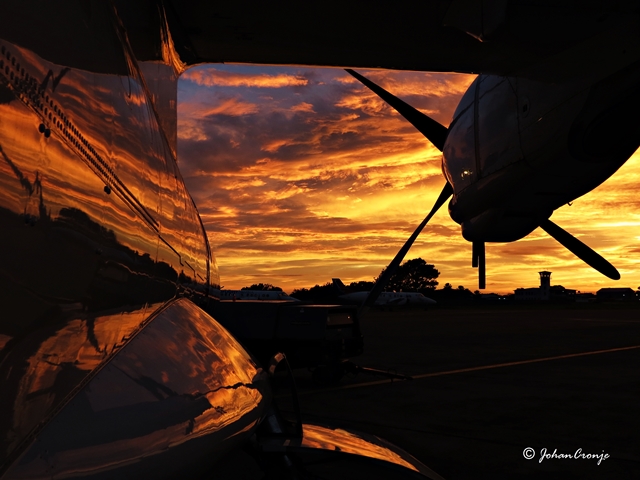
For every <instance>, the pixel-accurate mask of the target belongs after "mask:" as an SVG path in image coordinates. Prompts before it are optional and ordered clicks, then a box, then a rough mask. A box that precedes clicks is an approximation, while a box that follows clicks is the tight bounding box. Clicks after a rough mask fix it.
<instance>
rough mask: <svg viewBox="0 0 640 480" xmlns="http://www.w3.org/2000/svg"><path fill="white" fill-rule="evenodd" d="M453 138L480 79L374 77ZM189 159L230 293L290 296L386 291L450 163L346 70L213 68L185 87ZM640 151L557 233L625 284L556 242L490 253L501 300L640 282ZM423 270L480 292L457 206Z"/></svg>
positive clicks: (532, 240)
mask: <svg viewBox="0 0 640 480" xmlns="http://www.w3.org/2000/svg"><path fill="white" fill-rule="evenodd" d="M360 73H363V74H365V75H366V76H368V77H369V78H371V79H372V80H373V81H375V82H376V83H378V84H380V85H382V86H383V87H385V88H386V89H388V90H389V91H391V92H392V93H394V94H396V95H398V96H400V97H401V98H402V99H403V100H405V101H406V102H408V103H410V104H411V105H413V106H414V107H416V108H418V109H419V110H421V111H422V112H424V113H426V114H428V115H430V116H432V117H433V118H434V119H435V120H437V121H439V122H440V123H442V124H444V125H447V126H448V125H449V122H450V120H451V116H452V114H453V111H454V109H455V107H456V105H457V103H458V101H459V99H460V97H461V95H462V94H463V93H464V91H465V90H466V88H467V86H468V85H469V84H470V83H471V82H472V81H473V79H474V78H475V77H474V76H473V75H462V74H429V73H414V72H389V71H369V72H367V71H361V72H360ZM178 102H179V107H178V158H179V164H180V168H181V171H182V174H183V176H184V178H185V181H186V183H187V186H188V188H189V190H190V192H191V194H192V196H193V197H194V200H195V202H196V205H197V206H198V209H199V211H200V214H201V216H202V218H203V221H204V223H205V227H206V229H207V232H208V234H209V241H210V242H211V245H212V247H213V249H214V252H215V253H216V257H217V261H218V265H219V268H220V276H221V283H222V285H224V287H225V288H240V287H242V286H245V285H249V284H251V283H256V282H263V283H272V284H275V285H279V286H281V287H282V288H283V289H284V290H285V291H291V290H292V289H293V288H297V287H311V286H313V285H315V284H323V283H326V282H327V281H330V279H331V278H332V277H340V278H341V279H342V280H343V281H344V282H345V283H348V282H350V281H354V280H371V279H372V278H373V277H375V276H376V275H378V274H379V273H380V270H381V269H382V268H383V267H384V266H385V265H387V264H388V263H389V262H390V261H391V259H392V258H393V256H394V255H395V253H396V252H397V251H398V249H399V248H400V247H401V246H402V244H403V243H404V241H405V240H406V238H408V236H409V235H410V234H411V232H412V231H413V230H414V229H415V227H416V226H417V225H418V224H419V223H420V221H421V220H422V219H423V218H424V216H425V215H426V214H427V213H428V211H429V210H430V209H431V206H432V204H433V203H434V201H435V199H436V197H437V196H438V194H439V192H440V190H441V189H442V186H443V185H444V178H443V176H442V173H441V167H440V164H441V155H440V152H438V151H437V150H436V149H435V147H433V146H432V145H431V144H430V143H429V142H428V141H427V140H426V139H424V137H422V135H421V134H419V133H418V132H416V131H415V130H414V128H413V127H412V126H411V125H410V124H409V123H407V122H406V121H405V120H403V119H402V118H401V117H400V116H399V115H398V114H397V113H396V112H395V110H393V109H391V108H390V107H388V106H387V105H386V104H385V103H384V102H382V101H381V100H380V99H379V98H378V97H377V96H376V95H374V94H373V93H371V92H370V91H369V90H368V89H366V88H365V87H363V86H362V85H361V84H360V83H358V82H356V81H355V79H353V78H352V77H351V76H349V75H348V74H347V73H346V72H344V71H343V70H339V69H311V68H292V67H252V66H239V65H234V66H231V65H209V66H202V67H197V68H193V69H190V70H188V71H187V72H186V73H184V74H183V75H182V77H181V78H180V82H179V93H178ZM639 183H640V152H638V153H636V154H635V155H634V156H633V157H632V158H631V159H630V160H629V161H628V162H627V163H626V164H625V165H624V166H623V167H622V168H621V169H620V170H619V171H618V172H617V173H616V174H615V175H614V176H613V177H612V178H611V179H609V180H608V181H607V182H605V184H604V185H602V186H600V187H599V188H598V189H597V190H595V191H593V192H591V193H590V194H588V195H586V196H584V197H581V198H580V199H578V200H576V201H575V202H573V205H572V206H564V207H562V208H560V209H559V210H557V211H556V212H555V213H554V215H553V217H552V220H553V221H554V222H556V223H557V224H559V225H560V226H562V227H563V228H566V229H567V230H568V231H569V232H571V233H572V234H574V235H576V236H578V237H579V238H580V239H581V240H582V241H584V242H585V243H587V244H588V245H589V246H591V247H592V248H594V249H596V250H597V251H598V252H599V253H600V254H602V255H603V256H604V257H605V258H607V259H608V260H609V261H610V262H611V263H613V264H614V265H615V266H616V267H617V268H618V270H619V271H620V273H621V275H622V279H621V280H620V281H618V282H614V281H611V280H609V279H607V278H606V277H603V276H602V275H600V274H599V273H597V272H595V271H594V270H592V269H591V268H590V267H588V266H586V265H584V264H583V263H582V262H581V261H580V260H578V259H577V258H575V257H573V255H572V254H570V253H569V252H567V251H566V250H565V249H564V248H563V247H561V246H560V245H559V244H557V243H556V242H555V241H554V240H553V239H551V238H549V237H548V236H547V235H546V234H545V233H544V232H542V231H541V230H540V229H538V230H536V231H534V232H533V233H532V234H530V235H529V236H527V237H526V238H524V239H522V240H520V241H518V242H515V243H507V244H500V243H496V244H488V245H487V291H494V292H501V293H509V292H512V291H513V289H514V288H516V287H520V286H525V287H532V286H537V285H538V283H539V282H538V273H537V272H539V271H540V270H543V269H544V270H550V271H551V272H553V274H552V284H562V285H564V286H565V287H567V288H576V289H578V290H581V291H596V290H598V289H599V288H602V287H632V288H634V289H635V288H637V287H638V286H639V285H640V245H639V241H640V209H639V207H640V199H639V198H638V195H637V192H638V185H639ZM415 257H422V258H423V259H425V260H427V261H428V262H429V263H433V264H435V266H436V268H437V269H438V270H439V271H440V277H439V279H438V280H439V282H440V286H442V285H444V284H445V283H446V282H449V283H451V284H453V285H454V287H456V286H458V285H464V286H465V287H468V288H470V289H471V290H475V289H476V288H477V270H476V269H473V268H471V244H469V243H468V242H466V241H465V240H464V239H463V238H462V237H461V235H460V227H459V226H458V225H457V224H456V223H455V222H453V221H452V220H451V218H449V215H448V213H447V210H446V207H443V208H442V209H441V210H440V212H438V214H437V215H436V216H435V217H434V218H433V220H432V221H431V223H430V224H429V225H428V226H427V227H426V229H425V230H424V231H423V233H422V234H421V236H420V237H419V238H418V240H417V241H416V243H415V244H414V246H413V248H412V249H411V250H410V251H409V254H408V255H407V257H406V259H410V258H415Z"/></svg>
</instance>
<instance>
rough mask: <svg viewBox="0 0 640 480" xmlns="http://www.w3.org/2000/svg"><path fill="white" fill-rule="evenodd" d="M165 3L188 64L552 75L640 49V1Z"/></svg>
mask: <svg viewBox="0 0 640 480" xmlns="http://www.w3.org/2000/svg"><path fill="white" fill-rule="evenodd" d="M164 4H165V10H166V18H167V22H168V24H169V27H170V31H171V34H172V37H173V42H174V45H175V47H176V50H177V51H178V53H179V54H180V57H181V59H182V60H183V61H184V62H186V63H187V64H197V63H203V62H225V63H252V64H280V65H283V64H284V65H317V66H336V67H345V66H348V67H359V68H386V69H399V70H421V71H454V72H470V73H480V72H481V73H493V74H500V75H506V74H517V75H519V76H529V77H536V76H538V77H540V76H541V77H544V78H549V79H558V78H560V77H564V76H573V75H579V74H581V73H582V72H586V71H587V70H593V69H607V70H610V69H614V68H620V67H621V66H624V65H626V64H629V63H631V62H633V61H636V60H637V59H638V58H640V38H639V36H638V35H637V32H638V30H640V29H639V26H640V22H639V16H640V15H639V14H640V11H639V10H640V8H639V6H638V3H637V2H633V1H627V2H625V1H622V2H609V4H606V3H604V2H584V1H583V0H565V1H557V2H550V1H548V0H396V1H395V2H393V3H383V4H376V3H372V2H368V1H364V0H361V1H348V2H344V1H336V0H327V1H324V2H300V1H297V0H285V1H280V2H254V3H250V4H246V3H243V2H210V1H207V0H186V1H183V0H181V1H177V0H169V1H165V2H164ZM125 24H126V22H125ZM128 28H129V29H130V27H128ZM132 43H134V42H133V41H132ZM134 46H135V45H134Z"/></svg>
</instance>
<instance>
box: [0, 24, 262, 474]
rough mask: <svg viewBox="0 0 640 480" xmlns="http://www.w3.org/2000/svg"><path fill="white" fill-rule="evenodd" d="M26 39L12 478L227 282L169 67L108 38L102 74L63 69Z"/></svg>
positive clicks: (18, 109) (0, 290)
mask: <svg viewBox="0 0 640 480" xmlns="http://www.w3.org/2000/svg"><path fill="white" fill-rule="evenodd" d="M76 14H77V15H82V14H81V12H76ZM74 18H75V17H74ZM3 21H6V18H4V19H3ZM81 24H82V22H79V23H78V25H81ZM103 27H104V25H103ZM24 28H25V29H26V30H28V29H29V27H28V26H26V25H25V27H24ZM78 28H81V27H78ZM82 28H84V27H82ZM26 30H25V32H26ZM4 33H6V30H4V29H3V35H4ZM93 33H94V34H95V35H98V36H99V32H93ZM103 33H104V32H103ZM16 34H17V33H16ZM26 34H27V37H28V41H27V40H25V41H24V42H19V43H18V44H16V43H12V42H9V41H7V40H6V39H0V66H1V68H0V156H1V157H2V158H0V225H1V228H0V265H1V267H0V302H1V303H2V305H3V315H2V319H1V320H0V382H1V384H2V389H0V432H5V433H3V434H2V435H0V464H2V465H0V471H2V470H3V469H5V468H7V466H8V464H10V462H11V461H13V460H14V459H15V458H16V457H17V456H19V455H20V454H21V452H22V451H23V449H24V448H27V446H28V444H29V442H30V441H31V439H32V437H31V435H32V434H33V432H35V431H36V430H37V429H39V428H41V427H42V425H43V424H45V423H46V422H47V421H48V420H49V419H51V418H52V417H53V416H54V415H55V412H57V411H58V410H59V409H60V408H61V407H62V406H63V405H64V404H65V402H67V401H68V399H69V398H70V397H71V396H73V394H74V392H75V391H76V390H74V389H76V387H77V386H78V385H79V384H81V383H82V382H85V381H87V379H89V378H91V375H93V374H94V373H95V372H96V371H97V370H99V369H100V368H101V365H103V364H104V362H106V361H108V360H109V359H110V358H111V355H113V354H114V353H116V352H118V351H119V348H120V347H121V346H122V345H123V344H125V343H126V341H127V339H128V338H130V337H131V335H132V334H134V332H136V331H138V329H139V328H140V327H141V325H144V322H145V320H146V319H147V318H148V316H149V315H150V314H151V313H152V312H153V311H154V310H155V309H156V308H157V307H158V305H162V304H163V303H165V302H166V301H168V300H170V299H172V298H174V297H175V296H176V295H180V294H182V295H187V296H189V297H190V298H192V299H193V300H194V301H197V302H204V301H206V298H207V293H208V290H209V283H210V282H212V283H213V284H215V285H217V284H218V283H219V280H218V273H217V268H216V266H215V263H213V262H212V257H211V253H210V250H209V246H208V244H207V240H206V237H205V234H204V230H203V228H202V225H201V223H200V220H199V217H198V213H197V210H196V208H195V205H194V204H193V201H192V200H191V197H190V196H189V194H188V193H187V191H186V189H185V187H184V184H183V182H182V179H181V177H180V173H179V172H178V169H177V166H176V162H175V153H174V151H172V148H171V145H170V141H169V140H167V134H166V132H165V130H164V129H165V128H166V129H169V130H170V129H171V125H172V124H173V125H174V126H175V85H174V97H173V101H172V98H171V96H170V95H167V91H168V90H170V88H168V86H170V85H169V84H171V83H172V82H173V84H175V78H174V77H171V75H173V74H172V73H171V74H170V75H169V76H168V77H167V71H166V68H169V67H167V66H166V65H159V66H156V67H154V66H151V67H149V68H147V69H139V68H138V67H137V66H135V65H133V64H135V59H132V58H130V57H127V58H128V59H129V60H130V62H129V64H128V65H129V70H128V71H122V70H121V68H120V67H122V64H120V63H118V62H117V61H114V62H113V63H110V62H111V60H113V58H111V57H113V56H114V55H116V54H114V51H115V50H117V48H116V49H115V50H114V44H113V43H109V42H106V43H104V44H101V43H100V41H97V42H94V43H93V44H91V45H89V44H87V45H84V46H83V48H85V47H86V48H88V49H89V50H91V48H93V49H94V50H95V51H91V53H90V56H88V57H87V58H92V59H104V63H103V64H102V66H103V67H105V70H102V73H97V72H99V71H100V69H97V70H93V69H92V68H86V69H79V68H76V67H77V66H76V65H73V64H72V65H64V64H57V63H55V62H54V61H49V60H48V58H49V57H48V56H47V54H46V53H47V52H48V51H49V52H50V50H48V48H47V47H48V45H47V44H48V42H50V39H48V38H47V37H46V36H44V35H42V32H26ZM94 38H97V37H95V36H94ZM104 38H108V35H107V34H105V37H104ZM34 42H35V43H36V44H37V45H35V46H33V43H34ZM26 45H30V46H32V47H33V50H29V49H28V48H27V47H26ZM103 50H104V51H103ZM123 51H124V50H123ZM43 52H44V53H43ZM77 53H78V52H77V51H76V53H75V54H77ZM116 53H117V52H116ZM110 55H111V57H109V56H110ZM123 55H124V54H123ZM116 56H117V55H116ZM125 56H126V55H125ZM107 57H109V58H107ZM131 62H133V64H132V63H131ZM125 63H126V62H125ZM118 65H119V67H118V68H115V66H118ZM132 65H133V66H134V67H135V68H133V67H132ZM111 67H114V68H115V70H114V71H113V72H111V71H110V70H109V68H111ZM163 67H166V68H163ZM142 70H144V71H142ZM143 74H144V75H146V76H147V78H143V77H142V75H143ZM156 76H157V78H156ZM165 77H167V78H165ZM147 85H148V87H147ZM154 102H157V104H158V109H157V111H156V105H154ZM171 115H173V120H171ZM163 118H164V119H167V121H166V122H163V121H162V119H163ZM212 263H213V265H212ZM152 305H155V306H153V307H152ZM203 368H206V367H203ZM160 380H162V379H160ZM207 391H208V390H207ZM252 394H254V393H252ZM247 402H248V403H247ZM247 402H245V404H247V405H250V404H251V402H250V401H247ZM227 410H229V411H231V410H230V409H227ZM227 410H225V411H227ZM197 428H200V426H199V425H194V426H193V427H192V430H197ZM243 428H244V427H243Z"/></svg>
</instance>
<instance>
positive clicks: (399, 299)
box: [331, 278, 437, 307]
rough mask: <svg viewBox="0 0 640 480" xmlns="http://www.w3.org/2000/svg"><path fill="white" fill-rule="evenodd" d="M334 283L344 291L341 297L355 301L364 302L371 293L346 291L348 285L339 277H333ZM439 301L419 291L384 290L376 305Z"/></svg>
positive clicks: (416, 303) (429, 303)
mask: <svg viewBox="0 0 640 480" xmlns="http://www.w3.org/2000/svg"><path fill="white" fill-rule="evenodd" d="M331 280H332V281H333V284H334V285H335V286H336V288H337V289H338V290H339V291H340V292H341V293H342V295H340V298H342V299H344V300H348V301H351V302H354V303H356V302H357V303H358V304H362V303H364V301H365V300H366V298H367V296H368V295H369V292H368V291H362V292H352V293H346V291H347V287H346V286H345V284H344V283H342V280H340V279H339V278H332V279H331ZM436 303H437V302H436V301H435V300H433V299H432V298H429V297H425V296H424V295H423V294H421V293H418V292H382V293H381V294H380V296H379V297H378V298H377V300H376V302H375V303H374V305H380V306H389V307H390V306H394V305H435V304H436Z"/></svg>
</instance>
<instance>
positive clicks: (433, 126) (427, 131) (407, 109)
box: [346, 68, 449, 151]
mask: <svg viewBox="0 0 640 480" xmlns="http://www.w3.org/2000/svg"><path fill="white" fill-rule="evenodd" d="M346 71H347V73H349V74H351V75H352V76H354V77H355V78H356V79H357V80H359V81H360V82H362V83H363V84H364V86H365V87H367V88H369V89H370V90H371V91H372V92H373V93H375V94H376V95H378V96H379V97H380V98H381V99H382V100H384V101H385V102H387V103H388V104H389V105H391V106H392V107H393V108H395V109H396V110H397V112H398V113H399V114H400V115H402V116H403V117H404V118H406V119H407V120H408V121H409V122H410V123H411V125H413V126H414V127H416V128H417V129H418V131H419V132H420V133H422V134H423V135H424V136H425V137H427V139H428V140H429V141H430V142H431V143H433V145H434V146H435V147H436V148H437V149H438V150H440V151H442V149H443V148H444V142H445V140H446V139H447V135H448V134H449V129H448V128H447V127H445V126H444V125H440V124H439V123H438V122H436V121H435V120H433V119H432V118H429V117H428V116H426V115H425V114H424V113H422V112H421V111H419V110H416V109H415V108H413V107H412V106H411V105H409V104H408V103H405V102H403V101H402V100H400V99H399V98H398V97H396V96H395V95H393V94H391V93H389V92H387V91H386V90H385V89H384V88H382V87H380V86H379V85H376V84H375V83H373V82H372V81H371V80H369V79H367V78H365V77H363V76H362V75H360V74H359V73H357V72H354V71H353V70H351V69H350V68H347V69H346Z"/></svg>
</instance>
